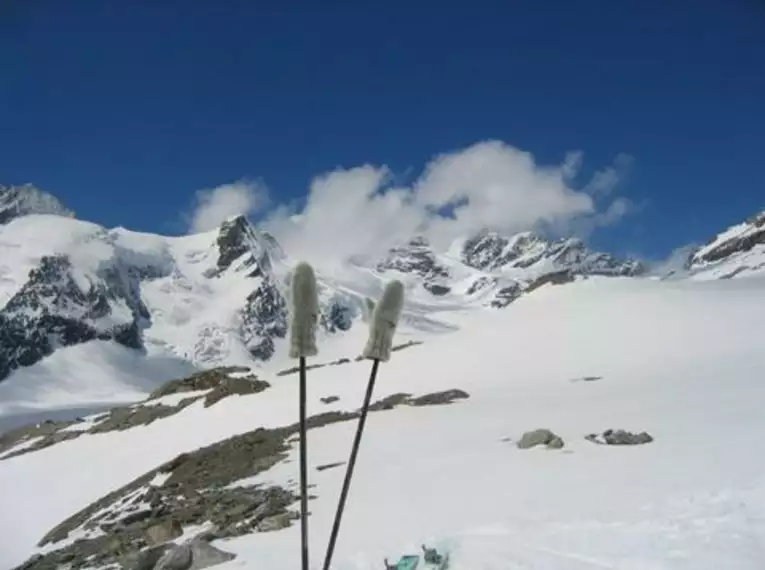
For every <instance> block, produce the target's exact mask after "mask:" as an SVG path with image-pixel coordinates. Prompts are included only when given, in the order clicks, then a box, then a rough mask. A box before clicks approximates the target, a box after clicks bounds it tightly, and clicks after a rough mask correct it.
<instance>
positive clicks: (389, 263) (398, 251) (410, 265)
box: [377, 237, 450, 296]
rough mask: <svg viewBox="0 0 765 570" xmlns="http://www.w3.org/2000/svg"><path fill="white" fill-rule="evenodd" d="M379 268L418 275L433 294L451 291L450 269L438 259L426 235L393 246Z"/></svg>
mask: <svg viewBox="0 0 765 570" xmlns="http://www.w3.org/2000/svg"><path fill="white" fill-rule="evenodd" d="M377 270H378V271H381V272H385V271H391V270H395V271H399V272H401V273H408V274H411V275H417V276H418V277H420V278H421V279H422V284H423V287H424V288H425V289H426V290H428V291H429V292H430V293H432V294H433V295H439V296H440V295H445V294H447V293H449V291H450V288H449V286H448V285H447V284H446V280H447V279H448V278H449V270H448V269H447V268H446V267H445V266H444V265H443V264H441V263H440V262H439V261H438V259H437V257H436V255H435V253H434V252H433V250H432V248H431V247H430V243H429V242H428V240H427V239H425V238H424V237H415V238H413V239H411V240H409V242H407V243H406V244H404V245H402V246H399V247H395V248H392V249H391V250H390V251H389V252H388V254H387V256H386V257H385V258H384V259H383V260H382V261H380V262H379V263H378V264H377Z"/></svg>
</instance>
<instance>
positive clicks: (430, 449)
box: [0, 278, 765, 570]
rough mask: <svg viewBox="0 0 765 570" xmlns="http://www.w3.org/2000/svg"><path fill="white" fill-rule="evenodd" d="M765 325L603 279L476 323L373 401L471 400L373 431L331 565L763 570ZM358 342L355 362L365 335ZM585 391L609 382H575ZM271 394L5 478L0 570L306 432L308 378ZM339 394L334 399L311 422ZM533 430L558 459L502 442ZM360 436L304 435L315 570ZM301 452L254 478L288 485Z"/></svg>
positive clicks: (745, 300) (692, 285)
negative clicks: (89, 515) (232, 444)
mask: <svg viewBox="0 0 765 570" xmlns="http://www.w3.org/2000/svg"><path fill="white" fill-rule="evenodd" d="M762 307H765V282H764V281H763V280H761V279H756V278H753V279H740V280H723V281H710V282H693V281H653V280H635V279H618V278H617V279H604V278H592V279H588V280H585V281H580V282H576V283H572V284H567V285H565V286H549V285H548V286H543V287H541V288H539V289H537V290H536V291H534V292H533V293H532V294H530V295H527V296H524V297H522V298H520V299H519V300H518V301H516V302H515V303H513V304H512V305H510V306H509V307H508V308H507V309H506V310H504V311H473V312H470V313H469V314H465V315H463V316H462V317H461V323H460V330H458V331H456V332H455V333H454V334H450V335H434V336H432V337H430V338H428V339H427V340H426V342H425V343H424V344H422V345H419V346H416V347H412V348H409V349H407V350H403V351H400V352H397V353H395V355H394V357H393V359H392V360H391V362H389V363H386V364H384V365H383V366H382V367H381V369H380V376H379V380H378V384H377V389H376V392H375V398H376V399H377V398H380V397H383V396H385V395H388V394H392V393H396V392H410V393H413V394H415V395H419V394H423V393H429V392H433V391H440V390H445V389H450V388H460V389H463V390H465V391H467V392H468V393H469V394H470V398H469V399H467V400H462V401H459V402H457V403H454V404H451V405H446V406H433V407H423V408H415V407H406V406H405V407H401V408H396V409H394V410H392V411H384V412H375V413H372V414H371V415H370V417H369V420H368V423H367V428H366V430H365V436H364V442H363V444H362V450H361V453H360V456H359V461H358V463H357V466H356V475H355V477H354V482H353V486H352V489H351V493H350V497H349V502H348V505H347V509H346V513H345V516H344V520H343V527H342V531H341V534H340V539H339V541H338V546H337V550H336V554H335V564H334V565H333V567H334V568H336V569H337V570H343V569H348V570H351V569H357V570H361V569H364V570H366V569H372V568H379V567H381V565H382V558H383V557H385V556H388V557H396V556H397V555H399V554H401V553H403V552H406V551H409V550H414V551H416V550H418V548H419V545H420V544H421V543H423V542H425V543H429V544H430V543H439V544H447V545H449V546H450V548H452V549H453V564H452V569H453V570H476V569H481V570H521V569H523V570H526V569H528V570H531V569H533V570H542V569H544V570H564V569H565V570H580V569H581V570H596V569H605V568H608V569H611V568H619V569H623V570H664V569H673V570H674V569H683V570H685V569H688V570H690V569H693V570H713V569H714V570H718V569H720V568H725V569H726V570H753V569H756V568H757V569H759V568H762V567H763V563H765V456H764V455H763V454H762V453H760V452H759V449H760V448H761V435H762V433H763V432H764V430H765V415H763V414H762V402H763V399H764V398H765V383H763V382H762V379H763V377H765V358H763V354H764V353H765V351H764V350H763V348H765V347H764V346H763V341H762V335H761V329H762V317H763V312H762V311H763V309H762ZM348 338H355V341H357V342H358V348H360V347H361V346H362V344H363V340H364V335H363V334H362V331H361V330H359V329H356V330H352V331H351V333H350V334H349V335H348ZM358 348H357V350H358ZM323 358H324V355H323V353H322V354H321V356H320V358H319V359H318V360H323ZM368 371H369V363H368V362H359V363H351V364H348V365H345V366H337V367H327V368H321V369H316V370H312V371H311V372H310V373H309V377H308V380H309V414H315V413H319V412H322V411H327V410H330V409H347V410H352V409H355V408H356V407H357V406H358V405H359V404H360V402H361V399H362V395H363V391H364V388H365V381H366V377H367V375H368ZM585 376H597V377H602V379H600V380H598V381H593V382H577V381H574V380H576V379H579V378H582V377H585ZM268 380H269V381H271V382H272V388H269V389H268V390H266V391H264V392H262V393H259V394H256V395H251V396H242V397H238V398H227V399H225V400H222V401H221V402H219V403H218V404H216V405H215V406H212V407H209V408H204V407H202V405H201V403H197V404H193V405H191V406H189V407H188V408H185V409H184V410H183V411H182V412H180V413H178V414H176V415H174V416H171V417H169V418H166V419H162V420H160V421H156V422H154V423H152V424H150V425H147V426H143V427H137V428H133V429H129V430H126V431H119V432H110V433H106V434H99V435H84V436H82V437H80V438H78V439H75V440H71V441H67V442H64V443H61V444H58V445H54V446H52V447H50V448H46V449H43V450H40V451H35V452H32V453H29V454H26V455H20V456H18V457H15V458H12V459H8V460H5V461H0V489H4V490H5V491H4V492H3V493H2V494H0V536H2V537H3V540H2V543H3V547H2V549H0V567H3V568H6V567H8V568H10V567H13V566H14V565H16V564H19V563H21V562H22V561H23V560H24V559H25V558H27V557H28V556H29V555H30V554H32V553H33V551H34V545H35V543H36V542H37V541H38V540H39V539H40V538H41V537H42V535H43V534H44V533H46V532H47V531H48V530H50V528H52V527H53V526H54V525H56V524H57V523H59V522H60V521H61V520H63V519H64V518H65V517H67V516H69V515H71V514H72V513H73V512H75V511H77V510H79V509H81V508H83V507H85V506H86V505H88V504H89V503H90V502H92V501H94V500H96V499H98V498H100V497H101V496H103V495H104V494H106V493H108V492H109V491H111V490H112V489H114V488H116V487H118V486H121V485H123V484H125V483H127V482H129V481H131V480H132V479H134V478H135V477H137V476H139V475H142V474H143V473H145V472H147V471H148V470H150V469H152V468H154V467H156V466H157V465H158V464H160V463H162V462H164V461H166V460H168V459H170V458H171V457H173V456H174V455H176V454H178V453H180V452H183V451H189V450H193V449H196V448H198V447H199V446H203V445H206V444H209V443H212V442H215V441H218V440H220V439H222V438H225V437H228V436H230V435H232V434H236V433H243V432H246V431H250V430H252V429H254V428H255V427H257V426H261V425H262V426H265V427H273V426H280V425H286V424H291V423H293V422H294V421H296V419H297V402H296V395H297V377H296V376H285V377H279V378H274V379H271V378H268ZM331 394H336V395H339V396H340V400H339V401H338V402H336V403H334V404H332V405H329V406H328V405H325V404H322V403H320V401H319V398H320V397H322V396H326V395H331ZM539 427H546V428H550V429H552V430H553V431H555V432H556V433H557V434H559V435H560V436H562V437H563V439H564V440H565V442H566V446H565V448H564V449H563V450H555V451H554V450H547V449H530V450H519V449H517V448H516V447H515V445H514V444H513V442H512V441H505V440H506V438H508V437H509V438H513V439H516V438H518V437H520V435H521V434H522V433H523V432H524V431H527V430H531V429H534V428H539ZM607 428H623V429H627V430H631V431H642V430H646V431H648V432H649V433H651V434H652V435H653V436H654V437H655V441H654V442H653V443H650V444H647V445H643V446H635V447H612V446H601V445H595V444H593V443H591V442H589V441H586V440H584V438H583V436H584V435H586V434H588V433H591V432H600V431H603V430H604V429H607ZM354 429H355V423H353V422H344V423H338V424H333V425H330V426H327V427H323V428H319V429H314V430H311V431H310V432H309V436H308V437H309V454H310V462H311V470H310V478H311V483H314V484H316V487H315V488H314V489H312V494H315V495H317V499H315V500H313V501H311V502H310V509H311V512H312V516H311V518H310V521H311V529H310V540H311V545H312V557H313V558H312V567H313V568H319V567H320V564H321V558H322V556H323V552H324V548H325V545H326V539H327V536H328V531H329V527H330V525H331V518H332V512H333V509H334V507H335V503H336V500H337V496H338V492H339V488H340V484H341V480H342V476H343V468H335V469H328V470H324V471H320V472H319V471H316V470H315V467H316V466H318V465H321V464H326V463H331V462H335V461H345V460H346V459H347V453H348V451H349V446H350V443H351V439H352V437H353V431H354ZM296 453H297V450H296V449H294V450H293V457H291V459H293V461H291V462H289V463H282V464H279V465H277V466H276V467H274V468H272V469H271V470H270V471H268V472H266V473H265V474H261V475H260V476H258V479H259V480H262V481H274V482H278V483H280V484H282V485H289V483H287V481H288V480H292V481H296V480H297V478H298V468H297V461H296ZM84 466H87V468H83V467H84ZM243 483H244V481H240V482H239V484H243ZM9 490H12V492H8V491H9ZM20 513H23V516H22V515H21V514H20ZM216 546H218V547H219V548H221V549H223V550H228V551H231V552H235V553H237V554H238V557H237V558H236V559H235V560H233V561H231V562H229V563H227V564H225V565H221V566H219V567H218V568H220V569H221V570H234V569H241V568H269V570H281V569H285V570H286V569H290V570H294V568H296V567H297V565H298V557H299V527H298V526H297V525H296V526H293V527H290V528H288V529H285V530H282V531H278V532H273V533H264V534H254V535H248V536H245V537H240V538H236V539H231V540H224V541H218V542H216Z"/></svg>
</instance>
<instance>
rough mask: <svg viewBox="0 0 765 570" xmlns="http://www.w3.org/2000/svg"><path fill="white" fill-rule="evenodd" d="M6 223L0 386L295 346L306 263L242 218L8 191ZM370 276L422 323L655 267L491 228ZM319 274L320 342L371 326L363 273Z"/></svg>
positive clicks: (243, 357)
mask: <svg viewBox="0 0 765 570" xmlns="http://www.w3.org/2000/svg"><path fill="white" fill-rule="evenodd" d="M3 206H5V207H3ZM0 216H3V217H2V218H1V219H0V247H5V248H6V250H7V251H8V252H12V253H13V255H16V256H18V255H20V254H19V252H21V253H22V254H23V255H22V256H21V257H18V258H16V257H13V256H11V255H8V256H3V257H4V259H0V289H2V288H4V290H0V293H1V294H2V296H4V297H5V298H6V299H7V301H6V302H5V304H4V305H2V306H1V307H0V381H2V380H3V379H5V378H7V377H8V376H9V375H10V374H12V373H13V372H14V371H15V370H19V369H21V368H24V367H28V366H33V365H34V364H36V363H37V362H39V361H41V360H42V359H44V358H46V357H47V356H49V355H50V354H52V353H53V352H54V351H55V350H57V349H59V348H62V347H67V346H72V345H76V344H81V343H85V342H88V341H91V340H94V339H100V340H113V341H115V342H117V343H119V344H121V345H123V346H125V347H128V348H130V349H133V350H139V351H149V352H151V351H158V350H159V351H163V352H165V353H169V354H173V355H176V356H179V357H181V358H184V359H187V360H189V361H191V362H192V363H194V364H195V365H198V366H200V367H202V368H207V367H210V366H220V365H227V364H247V363H252V362H253V361H255V362H261V363H266V362H270V361H272V360H273V359H274V358H276V356H275V355H277V353H278V352H279V350H280V347H283V346H284V339H285V337H286V335H287V327H288V317H289V315H288V313H289V302H288V290H289V276H290V268H291V265H292V263H293V262H294V260H293V259H292V258H291V257H290V256H289V255H288V254H287V253H285V252H284V251H283V250H282V248H281V247H280V245H279V243H278V241H277V240H276V239H275V238H274V236H272V235H270V234H269V233H267V232H265V231H262V230H260V229H258V228H257V227H255V226H253V225H252V224H251V223H250V222H249V221H248V220H247V219H246V218H245V217H243V216H238V217H234V218H231V219H229V220H227V221H225V222H224V223H223V224H222V225H221V226H220V228H219V229H218V230H217V231H215V232H210V233H208V234H198V235H192V236H186V237H177V238H165V237H163V236H158V235H153V234H139V233H135V232H129V231H127V230H124V229H121V228H118V229H114V230H107V229H105V228H102V227H100V226H97V225H94V224H88V223H87V222H80V221H78V220H75V219H74V218H73V213H72V212H71V211H70V210H68V209H67V208H65V207H64V206H63V205H62V204H61V203H60V202H59V201H58V200H57V199H56V198H54V197H53V196H51V195H49V194H46V193H44V192H42V191H40V190H38V189H37V188H35V187H33V186H23V187H10V188H0ZM36 223H39V224H40V225H39V232H43V228H45V229H44V231H45V232H52V233H56V232H58V233H60V235H61V239H60V240H55V242H51V244H47V245H43V246H40V248H39V249H34V247H33V246H32V245H28V239H29V236H30V235H33V236H34V235H36V231H38V230H37V229H36V228H37V226H35V225H34V224H36ZM763 226H765V213H763V214H760V215H759V216H757V217H755V218H753V219H752V220H750V221H749V222H747V224H746V226H745V227H744V228H743V229H742V228H739V229H738V230H737V231H735V232H732V230H729V232H728V234H721V236H722V237H718V239H717V240H716V241H714V242H713V243H712V244H710V245H709V246H707V247H706V248H702V249H700V250H698V251H697V252H696V253H695V254H694V256H693V261H692V262H691V263H690V267H691V268H692V269H694V270H700V268H701V266H704V267H706V266H708V265H710V264H720V263H721V262H723V263H728V262H730V260H731V259H732V258H735V257H736V256H739V255H742V254H744V253H745V254H747V255H751V253H752V252H753V251H754V252H755V253H756V252H758V251H760V250H761V249H762V248H763V247H765V246H763V241H765V227H763ZM72 236H74V237H72ZM62 244H65V245H62ZM289 253H290V254H293V253H294V252H289ZM16 259H20V260H23V263H25V264H26V265H25V266H28V267H29V271H28V275H26V278H25V279H20V280H16V281H14V280H13V279H9V278H8V279H5V280H3V275H4V274H8V275H11V274H13V273H14V271H15V272H16V273H19V272H18V270H17V269H18V268H17V267H15V266H14V263H16ZM18 263H21V261H19V262H18ZM757 267H765V261H764V262H762V263H761V264H760V265H758V266H757ZM362 269H363V270H364V271H367V272H368V271H369V270H371V271H372V272H373V273H374V275H375V276H376V277H375V278H376V279H378V280H379V282H380V283H382V282H384V281H387V280H390V279H392V278H401V279H402V280H404V281H405V282H406V284H407V287H408V289H409V291H410V294H408V298H409V299H411V303H413V304H414V305H416V307H415V308H416V310H414V311H413V312H412V314H411V315H410V316H409V317H406V316H405V320H407V318H408V320H407V322H408V323H410V324H412V323H413V326H414V327H415V328H416V327H417V323H418V322H419V321H418V319H421V318H422V317H421V316H418V315H423V314H425V313H427V312H432V309H433V308H434V307H438V306H439V303H443V304H445V306H462V307H468V308H481V307H489V308H503V307H506V306H507V305H509V304H510V303H511V302H512V301H514V300H515V299H517V298H518V297H519V296H520V295H522V294H523V293H524V292H528V291H532V290H533V289H535V288H536V287H538V286H541V285H543V284H546V283H565V282H568V281H571V280H573V279H576V278H587V277H589V276H615V277H637V276H641V275H643V274H645V273H646V267H645V266H644V265H643V264H642V263H640V262H638V261H635V260H629V259H628V260H622V259H619V258H617V257H615V256H613V255H610V254H608V253H602V252H595V251H592V250H590V249H588V248H587V247H586V245H585V244H584V243H583V242H582V241H581V240H578V239H573V238H569V239H560V240H550V239H546V238H544V237H542V236H540V235H536V234H534V233H531V232H524V233H520V234H516V235H513V236H503V235H500V234H498V233H496V232H489V231H485V232H481V233H480V234H478V235H476V236H472V237H470V238H468V239H465V240H463V241H462V242H459V243H456V244H455V246H454V247H452V249H451V250H450V251H449V252H445V253H440V252H437V251H435V250H434V249H433V248H432V247H431V245H430V244H429V242H428V241H427V239H426V238H424V237H421V236H418V237H415V238H413V239H410V240H408V241H405V242H403V243H402V245H400V246H398V247H394V248H392V249H391V250H390V251H389V252H388V254H387V255H386V256H385V257H384V258H383V259H381V260H380V261H379V262H378V263H377V264H376V265H375V266H374V267H371V268H362ZM747 269H749V266H748V265H747ZM318 277H319V287H320V296H321V301H322V307H321V309H322V313H321V317H320V324H321V334H323V335H327V336H332V335H339V334H342V333H344V332H346V331H348V330H350V329H351V328H352V327H353V326H355V325H356V323H359V322H360V321H362V320H363V315H364V299H365V297H366V296H367V295H368V294H369V293H367V292H366V290H364V289H360V288H358V286H357V282H356V281H354V277H353V275H352V274H350V276H349V277H348V278H347V279H346V280H345V281H342V282H341V281H337V280H336V279H332V278H325V277H324V276H323V275H322V274H321V272H319V275H318ZM423 322H424V321H423ZM429 326H430V324H429Z"/></svg>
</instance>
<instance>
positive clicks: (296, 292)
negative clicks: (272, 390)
mask: <svg viewBox="0 0 765 570" xmlns="http://www.w3.org/2000/svg"><path fill="white" fill-rule="evenodd" d="M318 314H319V299H318V295H317V292H316V277H315V276H314V272H313V269H312V268H311V266H310V265H308V264H307V263H299V264H298V265H297V266H296V267H295V271H294V273H293V277H292V328H291V330H290V352H289V356H290V357H291V358H298V359H300V360H299V363H300V387H299V414H300V547H301V568H302V570H308V563H309V556H308V441H307V437H306V434H307V431H308V430H307V426H306V391H307V390H306V371H307V369H306V361H305V359H306V357H307V356H315V355H316V354H317V353H318V350H317V349H316V323H317V320H318Z"/></svg>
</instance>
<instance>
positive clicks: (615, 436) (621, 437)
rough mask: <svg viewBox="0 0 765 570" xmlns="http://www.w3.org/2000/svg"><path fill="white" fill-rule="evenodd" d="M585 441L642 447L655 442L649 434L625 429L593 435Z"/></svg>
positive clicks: (608, 430)
mask: <svg viewBox="0 0 765 570" xmlns="http://www.w3.org/2000/svg"><path fill="white" fill-rule="evenodd" d="M585 439H587V440H588V441H591V442H593V443H598V444H601V445H641V444H644V443H651V442H652V441H653V437H652V436H651V435H650V434H649V433H648V432H645V431H642V432H640V433H632V432H629V431H625V430H623V429H617V430H614V429H607V430H606V431H604V432H603V433H602V434H597V433H591V434H589V435H588V436H586V437H585Z"/></svg>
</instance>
